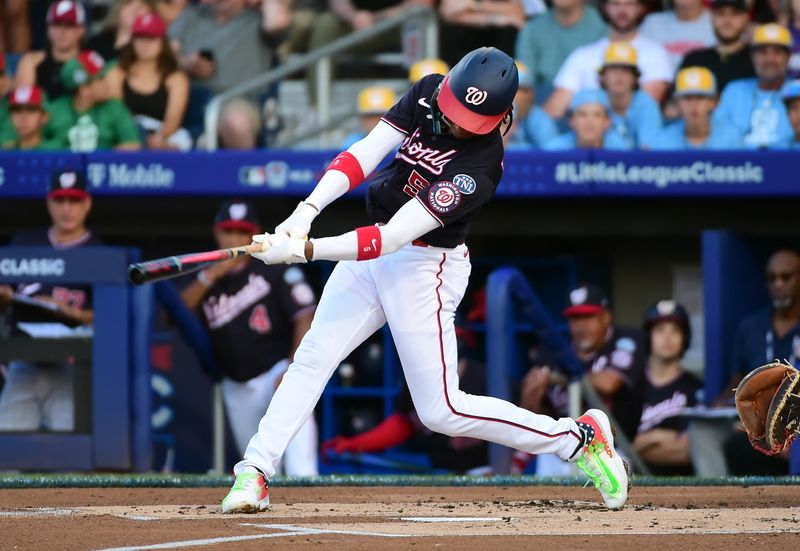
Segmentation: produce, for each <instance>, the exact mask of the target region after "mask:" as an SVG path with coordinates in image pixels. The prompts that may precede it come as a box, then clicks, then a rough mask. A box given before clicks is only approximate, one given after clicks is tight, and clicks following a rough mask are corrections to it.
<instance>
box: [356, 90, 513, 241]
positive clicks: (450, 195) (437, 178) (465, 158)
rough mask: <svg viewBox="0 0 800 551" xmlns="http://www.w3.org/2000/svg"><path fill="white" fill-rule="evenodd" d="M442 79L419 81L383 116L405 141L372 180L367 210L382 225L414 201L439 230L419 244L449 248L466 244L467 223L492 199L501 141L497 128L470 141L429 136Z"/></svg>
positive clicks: (499, 170)
mask: <svg viewBox="0 0 800 551" xmlns="http://www.w3.org/2000/svg"><path fill="white" fill-rule="evenodd" d="M443 78H444V77H443V76H441V75H430V76H427V77H425V78H423V79H422V80H420V81H419V82H417V83H416V84H415V85H414V86H413V87H412V88H411V90H409V91H408V92H407V93H406V95H405V96H403V98H402V99H400V101H399V102H397V104H396V105H395V106H394V107H392V108H391V109H390V110H389V111H388V112H387V113H386V115H385V116H384V117H383V121H384V122H386V123H387V124H389V125H391V126H392V127H394V128H396V129H397V130H399V131H400V132H402V133H404V134H405V135H406V138H405V140H403V143H402V144H401V145H400V149H399V150H398V151H397V154H396V156H395V158H394V160H393V161H392V162H391V164H389V165H388V166H387V167H386V168H384V169H383V170H381V171H380V172H379V173H378V174H377V175H376V176H375V178H374V179H373V180H372V183H371V184H370V186H369V192H368V194H367V211H368V213H369V216H370V217H371V218H372V221H373V222H376V223H379V222H382V223H385V222H388V221H389V219H390V218H391V217H392V216H393V215H394V213H395V212H397V210H398V209H399V208H400V207H401V206H403V205H404V204H405V202H406V201H409V200H411V199H413V198H416V199H417V200H418V201H419V202H420V203H422V205H423V206H424V207H425V208H426V209H427V210H428V212H430V213H431V215H432V216H433V217H434V218H436V220H438V221H439V224H441V226H442V227H441V228H438V229H435V230H433V231H431V232H429V233H427V234H425V235H423V236H422V237H421V238H420V239H421V240H422V241H424V242H425V243H427V244H428V245H432V246H434V247H447V248H452V247H455V246H457V245H459V244H461V243H463V242H464V239H465V237H466V235H467V232H468V231H469V223H470V220H472V218H473V217H474V216H475V215H476V214H477V213H478V211H480V209H481V208H482V207H483V205H485V204H486V203H488V202H489V201H490V200H491V199H492V197H493V196H494V192H495V189H496V188H497V185H498V183H499V182H500V176H501V175H502V168H501V166H502V164H501V161H502V159H503V139H502V137H501V135H500V131H499V130H497V129H495V130H493V131H492V132H490V133H489V134H486V135H483V136H477V137H475V138H471V139H468V140H458V139H456V138H454V137H453V136H451V135H450V134H449V133H446V130H443V132H442V134H440V135H438V136H437V135H435V134H434V133H433V123H432V119H431V109H430V101H431V96H432V95H433V93H434V91H435V90H436V87H437V86H438V85H439V83H440V82H441V81H442V79H443Z"/></svg>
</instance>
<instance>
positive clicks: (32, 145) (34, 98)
mask: <svg viewBox="0 0 800 551" xmlns="http://www.w3.org/2000/svg"><path fill="white" fill-rule="evenodd" d="M8 106H9V107H8V110H9V113H10V118H11V128H12V130H13V132H11V133H10V134H9V135H8V136H6V135H3V137H2V142H3V147H4V148H9V149H16V150H21V151H22V150H24V151H35V150H39V151H46V150H53V149H57V144H54V143H52V142H49V141H47V140H45V139H44V137H43V134H44V128H45V125H46V124H47V118H48V114H47V110H46V108H45V97H44V92H43V91H42V89H41V88H39V87H38V86H17V87H16V88H14V89H13V90H11V93H10V94H9V96H8Z"/></svg>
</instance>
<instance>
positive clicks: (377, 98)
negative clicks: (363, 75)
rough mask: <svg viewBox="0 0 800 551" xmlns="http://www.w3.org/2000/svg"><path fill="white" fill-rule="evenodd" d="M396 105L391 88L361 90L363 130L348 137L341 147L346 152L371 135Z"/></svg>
mask: <svg viewBox="0 0 800 551" xmlns="http://www.w3.org/2000/svg"><path fill="white" fill-rule="evenodd" d="M395 103H397V97H396V96H395V93H394V92H393V91H392V89H391V88H386V87H385V86H370V87H368V88H364V89H363V90H361V92H360V93H359V94H358V119H359V124H360V125H361V130H360V131H358V132H353V133H352V134H350V135H349V136H347V137H346V138H345V139H344V141H343V142H342V143H341V145H340V146H339V147H340V148H341V149H343V150H345V149H347V148H349V147H350V146H351V145H353V144H354V143H356V142H357V141H359V140H361V139H362V138H363V137H364V136H366V135H367V134H369V133H370V132H371V131H372V129H373V128H375V126H376V125H377V124H378V122H380V120H381V117H382V116H383V115H384V114H385V113H386V111H388V110H389V109H390V108H391V107H392V106H393V105H394V104H395Z"/></svg>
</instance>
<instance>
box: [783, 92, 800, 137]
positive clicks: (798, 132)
mask: <svg viewBox="0 0 800 551" xmlns="http://www.w3.org/2000/svg"><path fill="white" fill-rule="evenodd" d="M782 98H783V104H784V105H785V106H786V113H787V114H788V116H789V122H790V123H791V125H792V129H793V130H794V137H793V138H792V139H790V140H788V141H786V142H783V143H782V144H780V147H781V149H800V80H793V81H792V82H790V83H789V84H787V85H786V86H784V87H783V93H782Z"/></svg>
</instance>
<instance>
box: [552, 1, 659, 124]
mask: <svg viewBox="0 0 800 551" xmlns="http://www.w3.org/2000/svg"><path fill="white" fill-rule="evenodd" d="M602 8H603V13H604V15H605V17H606V19H607V21H608V25H609V32H608V36H606V37H605V38H601V39H600V40H598V41H596V42H592V43H591V44H587V45H586V46H582V47H580V48H578V49H577V50H575V51H574V52H572V53H571V54H570V55H569V57H567V59H566V61H565V62H564V65H563V66H562V67H561V69H560V70H559V71H558V75H557V76H556V79H555V82H554V86H555V90H554V91H553V93H552V94H551V95H550V97H549V98H548V99H547V102H546V103H545V105H544V110H545V111H547V113H548V114H549V115H550V116H551V117H553V118H555V119H558V118H561V117H562V116H563V115H564V113H565V112H566V110H567V107H568V106H569V104H570V101H571V99H572V96H573V95H575V94H576V93H577V92H578V91H579V90H583V89H586V88H598V87H599V86H600V83H599V80H598V74H597V68H598V67H600V66H601V65H602V64H603V54H604V53H605V51H606V49H607V48H608V45H609V44H610V43H611V42H612V41H613V42H630V43H631V45H633V47H634V48H636V52H637V53H638V55H639V70H640V71H641V72H642V75H641V77H640V79H639V83H640V85H641V87H642V89H643V90H644V91H645V92H647V93H648V94H650V96H652V98H653V99H654V100H656V102H661V100H662V99H663V98H664V95H665V94H666V92H667V89H668V88H669V83H670V82H671V81H672V76H673V69H672V66H671V65H670V62H669V57H668V56H667V52H666V50H664V48H663V47H662V46H661V45H660V44H656V43H655V42H653V41H652V40H650V39H648V38H645V37H643V36H642V35H641V34H640V33H639V23H641V20H642V15H643V13H644V6H643V4H642V0H604V1H603V3H602Z"/></svg>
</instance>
